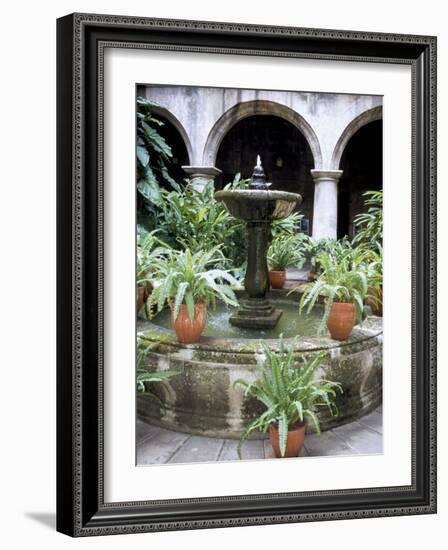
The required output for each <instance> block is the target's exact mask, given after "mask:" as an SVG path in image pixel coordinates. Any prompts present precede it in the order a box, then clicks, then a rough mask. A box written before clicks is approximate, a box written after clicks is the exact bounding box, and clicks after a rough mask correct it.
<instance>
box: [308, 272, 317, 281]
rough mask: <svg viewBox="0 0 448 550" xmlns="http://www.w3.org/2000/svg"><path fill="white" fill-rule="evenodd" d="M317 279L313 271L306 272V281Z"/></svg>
mask: <svg viewBox="0 0 448 550" xmlns="http://www.w3.org/2000/svg"><path fill="white" fill-rule="evenodd" d="M316 279H317V274H316V272H315V271H310V272H309V273H308V281H315V280H316Z"/></svg>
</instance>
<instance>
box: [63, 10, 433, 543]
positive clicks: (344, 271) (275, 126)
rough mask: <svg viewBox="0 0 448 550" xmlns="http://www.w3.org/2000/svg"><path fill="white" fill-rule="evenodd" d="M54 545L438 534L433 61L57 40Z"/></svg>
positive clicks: (335, 39)
mask: <svg viewBox="0 0 448 550" xmlns="http://www.w3.org/2000/svg"><path fill="white" fill-rule="evenodd" d="M57 31H58V38H57V39H58V106H57V110H58V111H57V113H58V168H57V173H58V204H57V206H58V447H57V448H58V461H57V464H58V472H57V475H58V492H57V497H58V504H57V508H58V510H57V528H58V530H59V531H61V532H63V533H66V534H69V535H71V536H89V535H104V534H114V533H134V532H146V531H160V530H173V529H198V528H210V527H225V526H237V525H241V526H243V525H262V524H266V523H284V522H302V521H321V520H331V519H347V518H363V517H379V516H390V515H400V514H424V513H434V512H435V511H436V440H435V438H436V436H435V426H436V412H435V408H436V402H435V388H436V341H435V338H436V336H435V334H436V317H435V314H436V296H435V288H436V285H435V277H436V269H435V250H436V235H435V228H436V219H435V217H436V206H435V201H436V179H435V178H436V169H435V162H436V160H435V159H436V143H435V139H436V138H435V135H436V134H435V128H436V39H435V38H434V37H427V36H407V35H398V34H397V35H390V34H377V33H368V32H350V31H336V30H321V29H301V28H291V27H270V26H263V27H260V26H254V25H241V24H233V23H211V22H200V21H178V20H161V19H146V18H138V17H123V16H106V15H104V16H103V15H92V14H73V15H69V16H66V17H63V18H61V19H59V20H58V26H57Z"/></svg>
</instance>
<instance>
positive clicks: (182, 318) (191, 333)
mask: <svg viewBox="0 0 448 550" xmlns="http://www.w3.org/2000/svg"><path fill="white" fill-rule="evenodd" d="M170 307H171V326H172V327H173V329H174V330H175V332H176V336H177V339H178V340H179V342H182V343H183V344H192V343H193V342H197V341H198V340H199V337H200V336H201V334H202V332H203V330H204V327H205V322H206V320H207V304H204V303H202V304H195V306H194V317H193V319H190V317H188V310H187V306H186V305H185V304H181V306H180V309H179V315H178V316H177V319H174V315H173V309H174V306H173V305H172V304H171V306H170Z"/></svg>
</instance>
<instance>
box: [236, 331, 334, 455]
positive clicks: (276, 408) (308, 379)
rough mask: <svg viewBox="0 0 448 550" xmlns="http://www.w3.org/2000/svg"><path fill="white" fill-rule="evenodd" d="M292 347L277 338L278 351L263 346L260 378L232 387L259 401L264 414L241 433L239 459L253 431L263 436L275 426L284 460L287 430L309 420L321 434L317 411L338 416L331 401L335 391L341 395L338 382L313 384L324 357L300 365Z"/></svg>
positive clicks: (321, 381) (260, 358)
mask: <svg viewBox="0 0 448 550" xmlns="http://www.w3.org/2000/svg"><path fill="white" fill-rule="evenodd" d="M294 347H295V346H294V344H293V345H291V346H290V348H289V349H288V348H287V347H286V346H285V344H284V342H283V338H282V337H281V338H280V349H279V351H278V352H276V351H273V350H272V349H271V348H269V346H267V345H266V344H264V343H262V349H261V352H260V353H258V354H257V364H258V367H259V377H258V378H257V380H255V382H246V381H245V380H237V381H235V383H234V386H241V387H242V388H243V389H244V395H251V396H253V397H255V398H256V399H257V400H258V401H260V402H261V403H262V404H263V405H264V408H265V410H264V411H263V413H262V414H260V416H258V417H257V418H256V419H255V420H253V421H252V422H251V423H250V424H249V425H248V426H247V427H246V429H245V430H244V432H243V434H242V436H241V439H240V443H239V445H238V455H239V457H240V458H241V445H242V444H243V442H244V441H245V440H246V439H247V438H248V436H249V435H250V434H251V433H252V432H253V431H255V430H260V431H262V432H265V431H267V430H268V429H269V426H271V425H272V424H276V425H277V426H278V431H279V440H280V441H279V442H280V451H281V455H282V456H284V454H285V450H286V443H287V438H288V428H289V427H292V426H294V425H295V424H297V423H299V422H304V421H305V420H306V419H308V418H310V419H311V420H312V421H313V423H314V425H315V427H316V431H317V432H318V433H320V425H319V420H318V418H317V415H316V412H317V410H318V408H319V407H322V406H324V407H327V408H328V409H329V411H330V413H331V414H337V409H336V405H335V404H334V402H333V398H334V397H336V391H340V392H341V393H342V387H341V385H340V384H339V383H337V382H331V381H329V380H323V379H321V380H314V377H315V373H316V370H317V369H318V368H319V367H320V366H321V364H322V362H323V359H324V356H325V354H324V353H319V354H316V355H314V357H312V358H311V359H308V360H304V358H302V360H303V361H304V362H303V365H299V364H298V363H297V362H296V361H295V360H294Z"/></svg>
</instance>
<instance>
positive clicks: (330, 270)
mask: <svg viewBox="0 0 448 550" xmlns="http://www.w3.org/2000/svg"><path fill="white" fill-rule="evenodd" d="M318 260H319V263H320V265H321V269H322V272H321V274H320V275H319V277H318V278H317V279H316V281H314V282H312V283H308V284H307V285H306V286H305V288H304V291H303V294H302V297H301V300H300V311H302V310H303V309H304V308H306V309H307V312H308V313H309V312H310V311H311V310H312V309H313V307H314V306H315V305H316V303H317V302H318V300H319V299H320V298H322V297H323V298H324V304H325V308H324V315H323V317H322V321H321V324H320V327H319V332H320V333H322V332H323V331H324V329H325V325H326V326H327V328H328V330H329V332H330V335H331V337H332V338H333V339H335V340H346V339H347V338H348V337H349V336H350V334H351V332H352V330H353V327H354V326H355V322H356V321H357V322H359V323H360V322H362V313H363V307H364V299H365V297H366V295H367V288H368V285H367V276H366V273H365V267H364V266H362V265H359V264H356V263H354V262H353V257H352V253H351V252H350V251H349V250H347V252H346V253H344V254H341V255H340V256H339V257H338V258H337V259H335V258H334V257H333V256H332V255H331V254H329V253H328V252H324V253H323V254H321V255H320V256H319V257H318Z"/></svg>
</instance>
